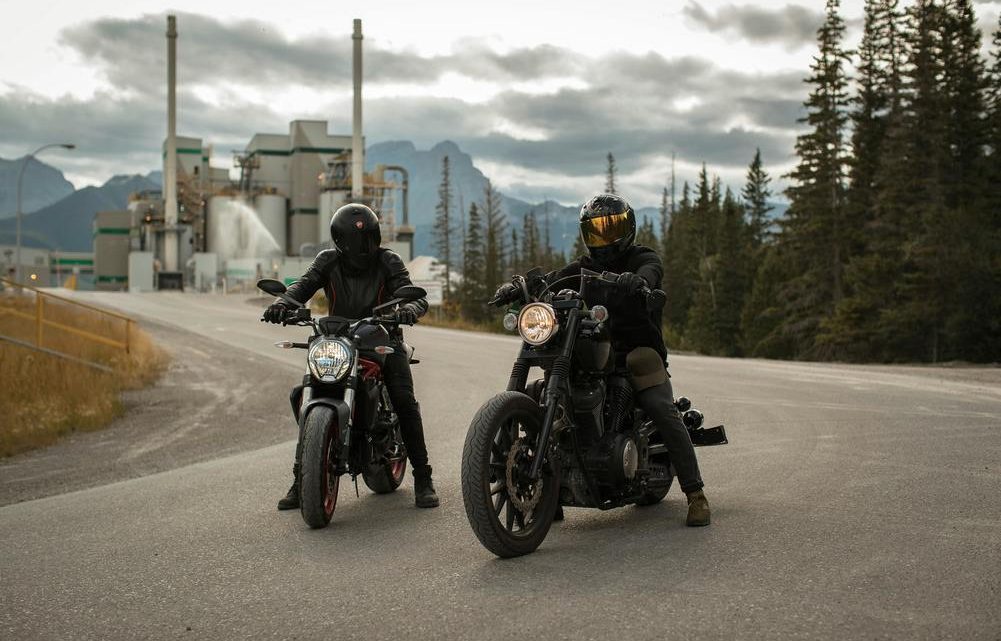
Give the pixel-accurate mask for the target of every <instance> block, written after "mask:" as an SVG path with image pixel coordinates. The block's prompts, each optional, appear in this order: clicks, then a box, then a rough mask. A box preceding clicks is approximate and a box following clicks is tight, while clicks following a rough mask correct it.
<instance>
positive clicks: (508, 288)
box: [489, 283, 518, 307]
mask: <svg viewBox="0 0 1001 641" xmlns="http://www.w3.org/2000/svg"><path fill="white" fill-rule="evenodd" d="M517 292H518V286H517V285H515V284H514V283H504V284H503V285H501V286H500V287H498V288H497V291H496V292H494V297H493V298H492V299H491V300H490V303H489V304H490V305H496V306H498V307H500V306H503V305H507V304H508V303H510V302H511V301H513V300H514V298H515V294H516V293H517Z"/></svg>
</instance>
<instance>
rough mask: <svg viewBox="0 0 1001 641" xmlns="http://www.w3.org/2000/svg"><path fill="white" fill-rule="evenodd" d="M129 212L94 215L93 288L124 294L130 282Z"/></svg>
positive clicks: (130, 220) (130, 224) (130, 214)
mask: <svg viewBox="0 0 1001 641" xmlns="http://www.w3.org/2000/svg"><path fill="white" fill-rule="evenodd" d="M131 226H132V213H131V212H129V211H100V212H97V214H95V215H94V286H95V287H96V288H97V289H103V290H123V289H125V288H126V287H128V280H129V249H130V242H129V241H130V239H129V229H130V228H131Z"/></svg>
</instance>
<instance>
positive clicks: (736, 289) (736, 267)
mask: <svg viewBox="0 0 1001 641" xmlns="http://www.w3.org/2000/svg"><path fill="white" fill-rule="evenodd" d="M743 214H744V212H743V209H742V207H741V206H740V203H738V202H737V200H736V198H734V196H733V194H732V193H731V192H730V190H729V189H727V190H726V195H725V197H724V198H723V206H722V212H721V216H720V229H719V247H718V252H717V256H718V258H717V261H718V271H717V284H716V290H717V293H718V298H717V304H716V309H715V313H714V315H713V327H714V329H715V331H716V342H717V343H718V345H719V349H720V354H722V355H724V356H739V355H740V354H741V353H742V351H743V345H742V341H741V328H740V324H741V314H742V312H743V309H744V298H745V296H746V293H747V288H748V282H749V280H750V275H749V274H748V273H747V272H748V266H749V265H751V261H750V257H749V255H748V251H747V249H748V248H747V245H746V243H745V242H744V241H745V238H746V237H747V235H748V231H747V227H746V224H745V223H744V215H743Z"/></svg>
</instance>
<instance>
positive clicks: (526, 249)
mask: <svg viewBox="0 0 1001 641" xmlns="http://www.w3.org/2000/svg"><path fill="white" fill-rule="evenodd" d="M521 239H522V240H521V268H522V270H523V271H528V270H529V269H532V268H533V267H542V266H543V265H544V263H545V256H544V254H545V252H544V251H543V248H542V246H541V244H540V243H541V238H540V234H539V226H538V224H536V220H535V210H534V209H530V210H529V211H528V212H526V213H525V216H524V218H523V219H522V231H521Z"/></svg>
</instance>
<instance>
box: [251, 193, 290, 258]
mask: <svg viewBox="0 0 1001 641" xmlns="http://www.w3.org/2000/svg"><path fill="white" fill-rule="evenodd" d="M254 209H255V210H256V211H257V217H258V218H260V220H261V223H263V224H264V227H265V229H267V230H268V233H270V234H271V237H272V238H274V240H275V243H276V244H277V245H278V247H280V248H281V252H282V254H283V255H284V254H285V253H287V250H288V247H287V238H288V236H287V229H288V227H287V222H286V218H287V216H286V203H285V196H282V195H281V194H258V195H257V196H255V197H254Z"/></svg>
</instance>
